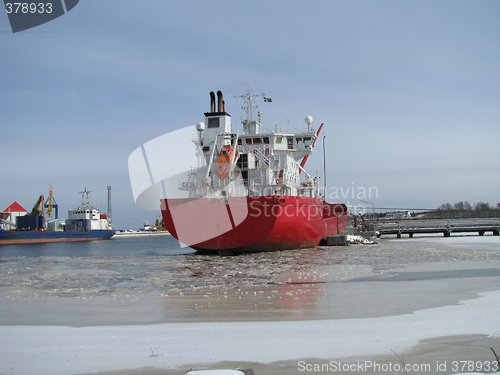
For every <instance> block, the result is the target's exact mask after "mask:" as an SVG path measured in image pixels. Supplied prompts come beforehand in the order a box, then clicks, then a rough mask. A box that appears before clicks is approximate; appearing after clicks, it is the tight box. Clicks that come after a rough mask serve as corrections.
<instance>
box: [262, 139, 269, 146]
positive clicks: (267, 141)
mask: <svg viewBox="0 0 500 375" xmlns="http://www.w3.org/2000/svg"><path fill="white" fill-rule="evenodd" d="M262 141H263V142H264V143H265V144H266V145H267V144H269V137H264V138H262Z"/></svg>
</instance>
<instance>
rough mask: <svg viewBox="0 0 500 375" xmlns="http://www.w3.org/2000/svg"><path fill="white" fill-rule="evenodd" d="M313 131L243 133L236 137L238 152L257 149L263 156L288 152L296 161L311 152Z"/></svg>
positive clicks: (249, 151)
mask: <svg viewBox="0 0 500 375" xmlns="http://www.w3.org/2000/svg"><path fill="white" fill-rule="evenodd" d="M314 138H315V135H314V133H309V132H308V133H301V134H289V133H288V134H287V133H267V134H252V135H249V134H244V135H240V136H239V138H238V152H240V153H251V152H254V150H255V149H258V150H259V151H260V152H262V153H263V154H264V155H265V156H270V155H275V154H281V153H289V154H290V156H292V157H293V159H294V160H296V161H298V160H300V159H302V158H303V157H304V156H306V155H310V154H311V152H312V144H313V142H314Z"/></svg>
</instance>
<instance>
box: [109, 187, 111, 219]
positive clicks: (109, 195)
mask: <svg viewBox="0 0 500 375" xmlns="http://www.w3.org/2000/svg"><path fill="white" fill-rule="evenodd" d="M108 220H109V223H110V224H111V186H108Z"/></svg>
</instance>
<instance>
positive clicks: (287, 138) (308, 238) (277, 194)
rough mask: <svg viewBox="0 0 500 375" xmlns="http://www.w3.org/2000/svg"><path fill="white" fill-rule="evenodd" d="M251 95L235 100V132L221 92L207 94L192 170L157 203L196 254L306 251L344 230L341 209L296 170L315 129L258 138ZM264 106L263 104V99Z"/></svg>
mask: <svg viewBox="0 0 500 375" xmlns="http://www.w3.org/2000/svg"><path fill="white" fill-rule="evenodd" d="M257 97H258V96H256V95H251V94H250V93H248V92H247V93H246V94H245V95H243V96H242V98H243V100H244V109H245V112H246V116H245V117H244V118H243V119H242V124H243V132H242V134H238V133H236V132H234V131H233V130H232V127H231V116H230V115H229V113H227V112H226V111H225V103H224V100H223V96H222V93H221V92H220V91H219V92H217V102H218V108H217V109H216V102H215V94H214V93H213V92H211V93H210V99H211V102H210V112H207V113H205V123H199V124H198V126H197V130H198V137H197V139H196V140H195V141H194V143H195V146H196V150H197V155H198V167H197V169H195V170H193V171H191V172H190V173H189V174H188V176H187V179H186V180H185V181H184V182H182V183H181V184H180V186H179V189H180V190H182V191H185V192H186V194H187V197H186V198H177V197H176V198H169V197H165V199H162V202H161V203H162V206H161V210H162V215H163V221H164V224H165V226H166V228H167V229H168V230H169V231H170V233H171V234H172V235H173V236H174V237H175V238H177V239H179V240H180V241H181V242H183V243H184V244H187V245H189V246H191V247H193V248H195V249H196V250H197V251H198V252H201V253H219V254H220V253H241V252H254V251H273V250H284V249H297V248H308V247H314V246H317V245H319V244H320V242H321V241H322V240H323V239H325V238H326V237H328V236H330V235H334V234H338V233H340V232H344V231H345V228H346V224H347V208H346V206H345V205H343V204H331V203H327V202H326V201H325V200H324V199H323V197H322V196H321V195H320V193H319V187H318V181H317V178H316V177H313V176H311V175H310V174H309V173H308V172H307V171H306V170H305V169H304V166H305V164H306V162H307V159H308V157H309V155H310V154H311V153H312V150H313V148H314V144H315V142H316V140H317V138H318V135H319V133H320V131H321V129H322V127H323V124H321V125H320V126H319V128H318V129H314V128H313V126H312V123H313V121H312V117H311V116H307V117H306V128H304V129H303V130H302V131H300V132H299V133H292V132H289V131H284V132H283V131H278V130H275V131H272V132H267V133H261V131H260V126H261V117H262V114H261V112H260V111H258V112H257V116H255V115H254V110H255V109H257V106H256V105H255V100H256V98H257ZM268 101H269V100H268Z"/></svg>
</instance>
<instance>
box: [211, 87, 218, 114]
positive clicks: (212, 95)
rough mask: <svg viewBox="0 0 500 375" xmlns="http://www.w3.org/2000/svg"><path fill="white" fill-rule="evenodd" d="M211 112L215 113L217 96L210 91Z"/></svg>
mask: <svg viewBox="0 0 500 375" xmlns="http://www.w3.org/2000/svg"><path fill="white" fill-rule="evenodd" d="M219 92H220V91H219ZM210 112H212V113H213V112H215V94H214V92H213V91H210Z"/></svg>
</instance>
